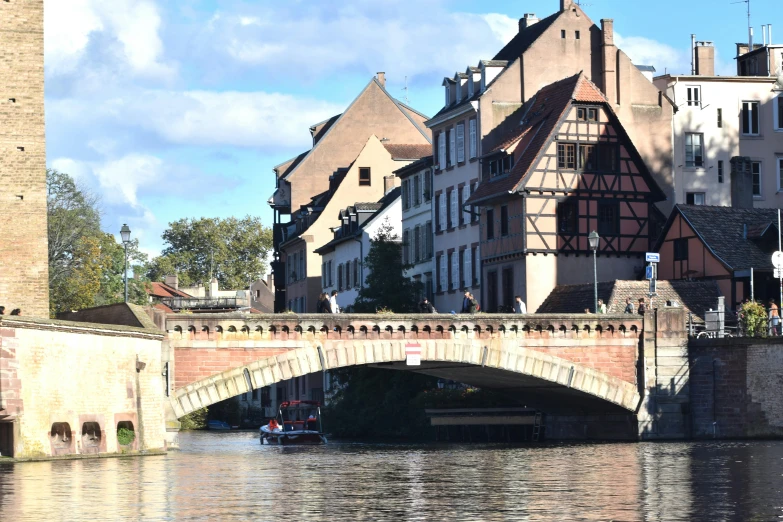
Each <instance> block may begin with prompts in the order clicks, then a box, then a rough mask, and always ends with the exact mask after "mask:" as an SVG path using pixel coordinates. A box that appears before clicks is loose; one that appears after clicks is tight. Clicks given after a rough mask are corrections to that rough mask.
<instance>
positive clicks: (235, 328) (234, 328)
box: [228, 324, 237, 334]
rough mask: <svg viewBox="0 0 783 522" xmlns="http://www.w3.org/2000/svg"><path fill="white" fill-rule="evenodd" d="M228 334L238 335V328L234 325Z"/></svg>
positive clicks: (230, 327)
mask: <svg viewBox="0 0 783 522" xmlns="http://www.w3.org/2000/svg"><path fill="white" fill-rule="evenodd" d="M228 333H233V334H235V333H237V327H236V326H234V325H233V324H232V325H231V326H229V327H228Z"/></svg>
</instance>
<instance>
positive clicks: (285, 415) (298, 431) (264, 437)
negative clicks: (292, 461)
mask: <svg viewBox="0 0 783 522" xmlns="http://www.w3.org/2000/svg"><path fill="white" fill-rule="evenodd" d="M259 434H260V438H261V444H279V445H294V444H326V436H325V435H324V433H323V425H322V423H321V404H320V403H319V402H317V401H287V402H284V403H282V404H280V409H279V410H278V413H277V417H276V418H274V419H272V420H270V421H269V424H265V425H263V426H261V428H260V429H259Z"/></svg>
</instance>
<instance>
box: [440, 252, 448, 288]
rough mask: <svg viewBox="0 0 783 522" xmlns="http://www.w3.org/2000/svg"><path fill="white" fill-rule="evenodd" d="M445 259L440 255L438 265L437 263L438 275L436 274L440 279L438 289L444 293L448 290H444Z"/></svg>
mask: <svg viewBox="0 0 783 522" xmlns="http://www.w3.org/2000/svg"><path fill="white" fill-rule="evenodd" d="M445 257H446V256H444V255H443V254H441V256H440V263H438V268H439V269H440V274H438V276H439V277H440V289H441V290H442V291H444V292H445V291H446V290H448V288H446V270H447V268H448V267H446V259H445Z"/></svg>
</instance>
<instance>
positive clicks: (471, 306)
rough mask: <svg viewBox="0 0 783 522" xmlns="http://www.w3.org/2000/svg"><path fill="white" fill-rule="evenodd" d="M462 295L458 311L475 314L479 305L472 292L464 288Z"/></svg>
mask: <svg viewBox="0 0 783 522" xmlns="http://www.w3.org/2000/svg"><path fill="white" fill-rule="evenodd" d="M463 295H464V298H463V299H462V310H460V313H463V314H475V313H476V312H477V311H478V308H479V306H478V302H477V301H476V300H475V299H474V298H473V294H471V293H470V291H468V289H467V288H466V289H465V293H464V294H463Z"/></svg>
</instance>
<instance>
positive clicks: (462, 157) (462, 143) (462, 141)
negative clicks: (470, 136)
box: [457, 123, 465, 163]
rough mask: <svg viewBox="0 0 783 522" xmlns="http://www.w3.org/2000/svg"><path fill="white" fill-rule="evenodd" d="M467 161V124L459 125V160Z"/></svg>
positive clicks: (459, 161)
mask: <svg viewBox="0 0 783 522" xmlns="http://www.w3.org/2000/svg"><path fill="white" fill-rule="evenodd" d="M463 161H465V124H464V123H460V124H459V125H457V162H458V163H461V162H463Z"/></svg>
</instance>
